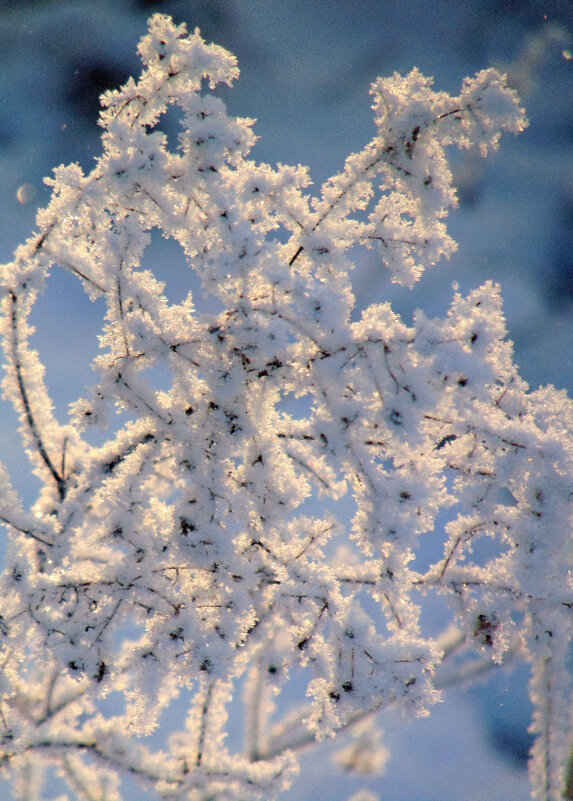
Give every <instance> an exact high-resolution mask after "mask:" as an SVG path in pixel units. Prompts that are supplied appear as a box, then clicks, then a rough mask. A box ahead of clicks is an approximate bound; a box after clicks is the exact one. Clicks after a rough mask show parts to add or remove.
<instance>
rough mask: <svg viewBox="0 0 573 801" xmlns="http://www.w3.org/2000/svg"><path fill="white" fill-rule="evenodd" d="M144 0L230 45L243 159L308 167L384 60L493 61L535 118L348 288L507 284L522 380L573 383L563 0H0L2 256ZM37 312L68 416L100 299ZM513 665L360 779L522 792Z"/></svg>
mask: <svg viewBox="0 0 573 801" xmlns="http://www.w3.org/2000/svg"><path fill="white" fill-rule="evenodd" d="M156 11H161V12H163V13H168V14H171V15H172V16H173V17H174V19H175V21H176V22H182V21H185V22H187V24H188V27H189V28H190V29H193V27H194V26H199V27H200V28H201V32H202V34H203V36H204V37H205V38H206V39H208V40H214V41H216V42H217V43H218V44H222V45H224V46H225V47H227V48H228V49H230V50H232V51H233V52H234V53H235V54H236V55H237V57H238V59H239V66H240V68H241V78H240V80H239V82H238V84H237V85H236V88H234V89H233V90H232V91H225V92H224V99H225V101H226V103H227V105H228V107H229V109H230V111H231V112H233V113H237V114H240V115H243V116H250V117H255V118H257V120H258V122H257V125H256V129H255V130H256V132H257V134H258V135H259V136H260V141H259V143H258V144H257V146H256V148H255V151H254V153H253V155H254V157H255V158H257V159H258V160H264V161H269V162H271V163H276V162H278V161H280V162H283V163H296V162H300V163H303V164H308V165H310V167H311V175H312V176H313V179H314V181H315V183H316V184H318V185H320V183H321V182H322V181H323V180H325V179H326V178H328V177H329V176H330V175H331V174H332V173H333V172H335V171H337V170H339V169H340V168H341V167H342V165H343V163H344V158H345V157H346V156H347V155H348V154H349V153H350V152H351V151H353V150H357V149H358V148H360V147H362V146H363V145H364V144H365V143H366V142H367V141H368V139H369V138H370V136H371V135H372V133H373V123H372V115H371V111H370V107H369V106H370V100H369V95H368V90H369V85H370V82H371V81H372V80H373V79H374V78H375V77H376V76H377V75H389V74H391V73H392V72H394V71H399V72H407V71H409V70H410V69H411V68H412V67H414V66H417V67H419V68H420V69H421V70H422V71H423V72H425V73H426V74H429V75H433V76H434V78H435V83H436V87H437V88H438V89H446V90H448V91H450V92H455V93H457V92H458V91H459V87H460V84H461V81H462V79H463V78H464V77H465V76H466V75H468V74H473V73H474V72H475V71H477V70H479V69H482V68H484V67H488V66H495V67H498V68H502V69H504V70H506V71H507V73H508V76H509V79H510V82H511V84H512V85H513V86H514V87H515V88H516V89H517V91H518V92H519V93H520V95H521V98H522V101H523V104H524V105H525V106H526V109H527V113H528V117H529V120H530V127H529V128H528V130H527V131H526V132H525V133H523V134H522V135H521V136H520V137H518V138H516V139H514V138H510V139H507V138H506V139H503V140H502V143H501V148H500V151H499V153H498V154H495V155H494V156H493V157H490V158H488V160H487V161H485V162H482V161H479V160H476V159H475V158H474V157H469V156H467V155H466V156H463V155H462V156H458V157H456V158H455V160H454V166H455V169H454V174H455V180H456V183H457V185H458V188H459V196H460V208H459V209H458V210H457V211H456V212H454V213H452V216H451V220H450V223H449V227H450V231H451V233H452V235H453V236H454V238H455V239H456V240H457V241H458V243H459V251H458V253H457V254H456V255H455V257H454V258H452V260H451V261H450V262H449V263H444V264H441V265H438V267H436V268H435V269H434V270H433V271H431V272H430V273H429V274H427V275H425V276H424V278H423V280H422V281H421V282H420V284H419V285H418V287H417V288H416V290H415V291H414V292H413V293H410V292H409V291H407V290H402V289H398V288H396V287H392V286H390V284H389V282H388V280H387V278H386V276H385V275H384V274H383V272H382V270H381V269H380V268H379V266H378V264H377V263H375V259H374V257H373V256H368V257H364V258H363V260H362V263H361V265H360V270H358V271H357V273H356V278H355V290H356V294H357V299H358V302H359V304H360V305H364V304H367V303H370V302H373V301H379V300H385V299H388V298H390V299H391V300H392V303H393V304H394V305H395V308H396V309H397V310H398V311H400V312H401V313H403V314H404V315H405V316H406V317H408V316H409V315H410V314H411V312H412V310H413V309H414V308H416V307H418V306H420V307H423V308H424V309H425V310H426V311H427V312H428V313H436V314H437V313H440V314H441V313H443V312H444V311H445V309H446V308H447V306H448V304H449V301H450V298H451V294H452V289H451V285H452V282H453V281H454V280H455V281H457V282H458V284H459V286H460V289H461V290H462V291H465V290H467V289H469V288H471V287H474V286H476V285H478V284H480V283H482V282H483V281H485V280H487V279H492V280H494V281H497V282H500V283H501V285H502V290H503V296H504V300H505V310H506V314H507V318H508V326H509V333H510V336H511V338H512V339H513V340H514V341H515V345H516V354H517V361H518V363H519V364H520V367H521V372H522V375H523V376H524V377H525V378H526V379H527V380H528V381H529V382H530V383H531V385H532V386H533V387H535V386H537V385H539V384H543V383H548V382H551V383H554V384H555V385H557V386H558V387H563V388H566V389H567V390H568V391H569V392H570V393H573V360H572V355H573V41H572V35H571V31H572V30H573V2H572V0H547V1H546V2H543V1H542V0H431V2H425V1H424V0H386V1H385V2H383V1H382V0H198V2H189V1H188V0H185V1H183V0H164V2H161V0H155V1H154V0H84V1H83V2H81V1H80V0H70V1H69V2H64V0H35V1H34V0H13V2H11V1H10V0H0V261H9V259H10V257H11V253H12V250H13V248H14V247H15V246H16V245H17V244H18V243H19V242H20V241H22V240H23V239H24V238H25V237H27V236H28V235H29V234H30V232H31V231H32V229H33V227H34V216H35V211H36V209H37V207H38V206H39V205H43V204H45V203H46V201H47V198H48V195H47V191H46V189H45V188H44V187H43V185H42V177H43V176H44V175H49V174H50V172H51V170H52V168H53V167H54V166H56V165H58V164H60V163H62V162H64V163H69V162H71V161H78V162H79V163H80V164H81V165H82V167H83V168H84V169H85V170H89V169H90V166H91V165H92V163H93V158H94V156H97V155H98V154H99V152H100V150H101V148H100V144H99V133H100V132H99V130H98V127H97V124H96V122H97V114H98V96H99V94H100V93H101V92H102V91H104V90H105V89H107V88H111V87H116V86H118V85H119V84H120V83H122V82H124V81H125V80H126V79H127V77H128V76H129V75H130V74H135V73H136V72H137V70H138V66H139V65H138V60H137V56H136V53H135V50H136V45H137V42H138V39H139V38H140V36H141V35H142V34H143V33H144V32H145V29H146V19H147V17H148V16H149V15H150V14H151V13H153V12H156ZM158 247H159V246H158ZM158 252H159V251H158ZM165 255H166V252H165V251H162V252H161V254H160V256H161V258H165ZM34 322H35V324H36V326H37V331H38V333H37V335H36V340H35V341H36V344H37V346H38V348H39V350H40V352H41V355H42V357H43V359H44V360H45V361H46V363H47V366H48V376H49V385H50V388H51V389H52V390H53V393H54V396H55V399H56V403H57V405H58V407H61V414H62V415H63V414H64V413H65V406H66V404H67V402H68V401H70V400H73V399H74V398H75V397H77V395H78V393H80V392H82V387H83V385H85V383H89V382H90V378H91V376H90V371H89V360H90V359H91V358H92V357H93V355H95V349H96V346H97V343H96V341H95V332H96V330H97V324H98V323H99V317H98V313H96V312H95V311H94V310H93V309H92V307H90V304H89V302H88V301H87V300H85V298H84V297H83V296H82V294H81V291H80V290H79V288H78V287H76V286H75V285H74V283H73V281H71V279H69V278H68V277H67V276H64V275H61V274H56V273H55V274H54V278H53V281H52V283H51V285H50V288H49V289H48V291H47V294H46V297H45V298H44V299H43V301H40V303H39V304H38V310H37V312H36V313H35V316H34ZM0 413H1V417H0V448H1V449H2V450H3V451H4V452H5V451H6V449H8V450H9V451H10V452H9V453H8V455H7V459H6V461H7V462H8V466H9V467H10V469H11V471H12V472H13V474H14V476H15V481H16V483H17V485H18V487H19V489H20V490H21V491H22V493H23V494H24V495H25V496H26V497H28V498H30V497H31V495H32V494H33V487H34V485H33V482H30V480H29V478H28V476H27V472H26V470H25V466H24V463H23V462H22V461H21V459H20V458H19V457H18V456H17V451H16V440H15V439H13V430H14V426H15V421H14V419H13V417H12V416H11V413H10V410H9V409H8V408H7V407H6V405H5V404H4V405H2V406H1V407H0ZM524 681H525V678H524V676H523V675H521V674H512V675H511V676H505V675H504V676H502V677H501V678H500V679H498V684H497V685H495V686H494V685H493V684H490V685H488V686H487V688H486V691H485V692H482V691H480V690H476V691H475V694H474V697H473V701H472V700H470V701H468V699H467V697H466V696H464V697H463V698H462V697H461V696H459V697H458V698H457V701H456V703H455V704H454V705H451V704H450V705H449V706H448V705H444V706H443V707H442V709H441V710H440V711H439V712H438V713H437V715H435V716H434V718H433V719H434V721H437V722H434V723H433V724H431V725H433V726H434V727H435V728H434V729H430V732H431V733H430V734H429V735H428V734H427V731H426V730H425V729H422V734H419V732H420V730H419V729H418V730H416V732H418V733H416V732H415V731H414V730H413V729H412V728H411V727H410V729H406V730H404V728H402V729H401V732H402V733H401V734H400V735H398V734H395V733H394V727H395V726H398V724H397V722H396V721H392V720H391V727H392V733H391V734H390V736H389V739H390V740H391V741H392V743H391V747H392V749H393V750H394V753H395V754H397V756H395V757H394V760H393V761H392V762H391V763H390V766H389V775H388V778H387V779H384V780H381V779H378V780H377V782H378V783H376V782H374V784H372V785H371V787H372V788H376V790H377V791H379V792H380V794H381V797H383V798H392V799H394V801H407V799H412V800H413V799H414V798H416V799H423V801H432V799H436V801H437V800H438V798H439V799H440V801H449V799H451V801H454V799H458V798H460V797H463V798H464V799H467V801H471V799H472V798H475V799H479V800H480V801H485V799H486V798H487V801H495V799H500V801H501V799H504V801H517V800H518V799H521V798H525V797H526V796H527V795H528V790H527V789H526V779H525V774H524V772H523V765H524V754H525V753H526V748H527V741H526V737H525V735H524V733H523V731H524V727H525V724H524V720H525V718H526V715H527V710H526V706H524V702H523V695H524V690H523V684H524ZM514 686H518V687H519V692H513V693H512V692H510V691H511V689H512V687H514ZM515 698H517V699H518V701H517V702H516V701H515V700H511V699H515ZM492 699H493V700H492ZM486 700H487V703H486ZM504 707H505V708H504ZM508 710H509V712H508ZM496 716H497V717H496ZM480 718H481V719H483V720H485V723H486V726H485V731H486V732H487V733H488V737H489V739H490V742H492V743H494V747H495V749H497V752H498V755H500V756H502V757H503V756H504V755H505V758H506V762H505V763H504V762H502V761H501V760H498V759H495V758H494V757H492V751H491V749H490V750H489V751H488V749H487V745H486V744H485V743H486V740H483V739H481V740H479V742H478V741H476V742H471V739H472V737H477V736H478V734H477V733H479V732H480V731H483V730H484V729H483V727H482V724H481V723H480ZM428 725H430V724H428ZM424 732H426V733H424ZM432 732H433V733H432ZM508 732H509V733H508ZM438 738H441V739H440V742H441V743H442V746H443V748H444V749H446V750H445V753H450V752H451V751H452V750H455V749H457V750H460V749H461V751H462V752H463V753H460V754H459V755H458V762H457V764H458V765H460V766H462V767H459V768H458V770H460V771H463V776H460V775H451V776H449V778H448V775H447V772H448V770H447V769H446V768H445V767H441V768H439V767H437V766H436V764H435V757H433V756H432V754H433V753H434V752H433V743H435V742H438ZM413 743H415V747H416V749H417V753H416V754H415V755H414V756H413V757H412V755H411V747H412V744H413ZM430 746H432V747H430ZM464 749H465V750H464ZM409 752H410V756H408V753H409ZM408 759H410V760H411V761H412V764H410V765H408ZM488 760H490V761H489V762H488ZM507 760H509V762H508V761H507ZM309 764H310V763H309ZM444 764H447V763H446V761H445V760H444ZM313 765H314V767H316V764H315V763H313ZM313 765H310V767H309V765H307V774H306V785H305V784H304V782H303V783H301V782H299V783H298V784H297V786H296V787H295V789H294V790H293V794H292V796H291V798H292V799H295V798H296V799H301V800H302V799H303V798H307V799H310V798H312V799H313V800H314V799H321V798H325V799H326V797H327V796H326V795H322V794H324V793H325V792H326V790H325V788H327V787H328V781H327V776H325V771H324V769H322V770H318V771H316V782H317V785H316V787H315V785H314V784H313V782H314V779H313V780H312V781H310V782H309V778H308V777H309V776H314V774H313V772H312V770H311V768H312V767H313ZM405 766H406V768H405ZM309 771H310V773H309ZM394 774H395V775H396V776H398V780H396V778H393V779H391V778H390V776H391V775H394ZM442 774H443V775H442ZM420 777H421V778H420ZM325 782H326V784H325ZM392 782H394V783H392ZM309 784H310V785H311V786H312V787H313V788H314V789H313V790H312V792H311V793H310V795H309V794H308V792H307V789H308V785H309ZM319 787H320V789H317V788H319ZM345 788H346V789H348V788H347V787H346V785H345V784H344V783H342V784H341V785H340V786H339V787H337V789H336V790H334V789H333V788H329V790H328V792H329V795H328V798H329V799H330V801H332V800H333V799H337V798H339V797H340V798H344V797H346V796H345V795H344V792H346V789H345ZM421 788H422V789H421ZM432 788H433V789H432ZM458 791H459V793H458ZM420 793H422V794H420ZM432 793H434V794H432ZM348 794H349V793H346V795H348Z"/></svg>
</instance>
